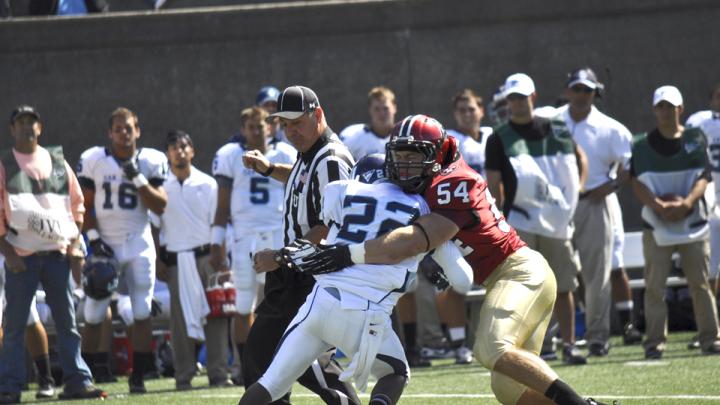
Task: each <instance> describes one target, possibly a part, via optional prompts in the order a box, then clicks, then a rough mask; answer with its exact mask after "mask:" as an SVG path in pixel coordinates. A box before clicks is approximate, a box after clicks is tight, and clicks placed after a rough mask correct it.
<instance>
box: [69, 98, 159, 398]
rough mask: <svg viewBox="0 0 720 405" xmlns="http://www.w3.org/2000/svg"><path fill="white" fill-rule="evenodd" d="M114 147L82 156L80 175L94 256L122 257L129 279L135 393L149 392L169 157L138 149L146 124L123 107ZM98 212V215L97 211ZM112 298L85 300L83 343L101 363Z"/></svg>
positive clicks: (113, 132)
mask: <svg viewBox="0 0 720 405" xmlns="http://www.w3.org/2000/svg"><path fill="white" fill-rule="evenodd" d="M109 125H110V128H109V130H108V136H109V138H110V146H108V147H101V146H96V147H92V148H90V149H88V150H86V151H85V152H83V154H82V155H81V157H80V162H79V163H78V169H77V173H78V180H79V182H80V187H81V188H82V191H83V195H84V196H85V222H84V230H85V231H86V233H87V236H88V239H89V241H90V243H89V244H90V247H91V248H92V250H93V255H94V256H105V257H107V258H112V259H115V260H117V262H118V271H119V272H120V273H121V274H122V275H123V278H124V279H125V280H126V283H127V287H128V290H129V296H130V303H131V306H132V312H133V317H134V320H135V321H134V325H133V334H132V338H133V339H132V340H133V341H132V345H133V350H134V352H133V373H132V376H131V377H130V379H129V381H128V382H129V385H130V392H131V393H143V392H145V385H144V382H143V375H144V373H145V371H147V370H149V369H151V367H153V361H154V358H153V356H152V349H151V343H152V325H151V323H150V312H151V308H152V295H153V287H154V285H155V258H156V257H155V246H154V244H153V238H152V233H151V231H150V222H149V218H148V214H147V212H148V210H151V211H153V212H154V213H156V214H158V215H161V214H162V213H163V210H164V209H165V205H166V204H167V196H166V194H165V191H164V190H163V187H162V184H163V182H164V181H165V178H166V177H167V171H168V169H167V158H166V157H165V154H164V153H161V152H159V151H157V150H155V149H149V148H138V147H137V139H138V138H139V137H140V126H139V124H138V118H137V115H135V113H133V112H132V111H130V110H128V109H126V108H118V109H116V110H115V111H113V113H112V114H111V116H110V122H109ZM93 213H94V215H93ZM109 304H110V297H107V298H105V299H102V300H96V299H93V298H91V297H87V298H86V302H85V328H84V330H83V340H84V341H83V348H84V350H87V352H86V353H84V354H85V355H88V354H93V356H90V357H94V359H95V360H97V362H98V363H101V362H103V361H107V352H106V350H107V348H102V349H100V351H99V352H97V353H93V351H94V350H97V346H98V344H99V341H100V324H101V322H102V321H103V320H104V319H105V316H106V313H107V308H108V305H109Z"/></svg>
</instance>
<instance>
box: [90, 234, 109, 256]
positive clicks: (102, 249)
mask: <svg viewBox="0 0 720 405" xmlns="http://www.w3.org/2000/svg"><path fill="white" fill-rule="evenodd" d="M89 244H90V249H92V254H93V255H94V256H99V257H107V258H108V259H112V258H114V257H115V252H114V251H113V249H112V248H111V247H110V245H108V244H107V243H105V242H103V240H102V239H100V238H98V239H95V240H91V241H90V243H89Z"/></svg>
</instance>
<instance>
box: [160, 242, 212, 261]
mask: <svg viewBox="0 0 720 405" xmlns="http://www.w3.org/2000/svg"><path fill="white" fill-rule="evenodd" d="M192 251H193V253H195V257H196V258H199V257H203V256H207V255H209V254H210V244H207V245H202V246H198V247H196V248H195V249H193V250H192ZM177 255H178V252H170V251H168V250H166V249H165V248H164V247H162V248H160V260H161V261H162V262H163V263H165V264H166V265H168V266H177Z"/></svg>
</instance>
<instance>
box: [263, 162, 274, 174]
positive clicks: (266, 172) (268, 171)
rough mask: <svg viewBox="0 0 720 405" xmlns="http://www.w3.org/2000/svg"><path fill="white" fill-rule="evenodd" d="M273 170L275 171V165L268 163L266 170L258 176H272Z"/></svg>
mask: <svg viewBox="0 0 720 405" xmlns="http://www.w3.org/2000/svg"><path fill="white" fill-rule="evenodd" d="M273 170H275V163H270V166H269V167H268V169H267V170H265V171H264V172H262V173H260V175H262V176H265V177H267V176H269V175H271V174H272V172H273Z"/></svg>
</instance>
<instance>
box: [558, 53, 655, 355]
mask: <svg viewBox="0 0 720 405" xmlns="http://www.w3.org/2000/svg"><path fill="white" fill-rule="evenodd" d="M603 91H604V85H603V84H602V83H600V81H599V80H598V78H597V75H596V74H595V72H594V71H593V70H592V69H591V68H589V67H583V68H579V69H575V70H573V71H572V72H570V73H568V75H567V81H566V82H565V97H567V99H568V104H567V105H565V106H564V107H561V108H560V109H559V110H558V113H559V114H560V117H561V118H562V120H563V121H564V122H565V124H566V125H567V128H568V130H569V131H570V133H571V134H572V136H573V139H574V140H575V142H577V143H578V145H580V147H581V148H582V149H583V151H584V152H585V154H586V156H587V159H588V179H587V183H586V184H585V191H584V192H583V193H581V194H580V201H579V202H578V208H577V210H576V211H575V227H576V228H575V236H574V237H573V242H574V244H575V248H576V249H577V250H578V254H579V256H580V263H581V268H582V277H583V281H584V283H585V305H586V313H585V317H586V326H587V329H586V333H585V338H586V339H587V341H588V344H589V352H590V355H592V356H605V355H607V353H608V350H609V345H608V338H609V336H610V306H611V305H613V304H612V302H613V301H615V304H614V305H615V308H616V310H617V311H618V314H619V316H620V321H621V323H622V325H623V340H624V342H625V343H626V344H634V343H639V342H640V341H641V340H642V334H641V333H640V332H639V331H638V330H637V328H636V327H635V326H634V322H633V320H632V311H633V299H632V293H631V291H630V287H629V283H628V278H627V273H626V272H625V270H624V264H623V260H622V251H623V241H624V238H625V234H624V233H625V232H624V227H623V223H622V211H621V209H620V204H619V202H618V198H617V194H616V193H615V192H616V190H617V189H618V188H619V187H620V185H621V184H622V183H623V182H624V181H625V180H626V179H627V172H626V170H625V169H626V168H627V165H628V162H629V160H630V145H631V141H632V135H631V133H630V131H629V130H628V129H627V128H626V127H625V126H624V125H622V124H621V123H619V122H618V121H616V120H614V119H613V118H610V117H609V116H607V115H606V114H604V113H602V112H601V111H600V110H598V108H597V107H596V106H595V102H596V100H597V99H598V98H599V97H601V96H602V94H603ZM598 236H600V237H601V239H600V240H598ZM598 242H600V243H598Z"/></svg>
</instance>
